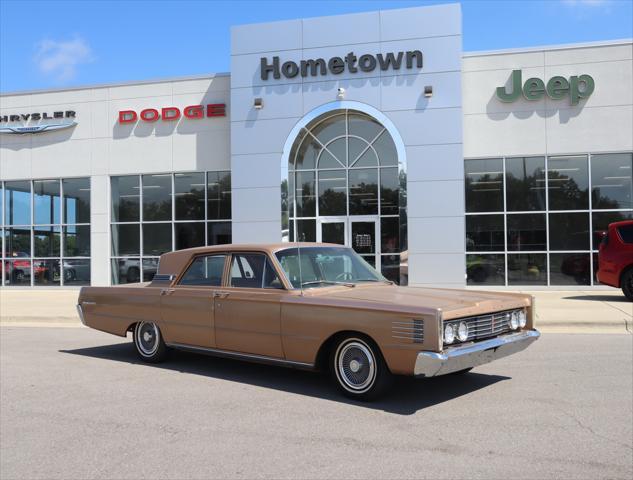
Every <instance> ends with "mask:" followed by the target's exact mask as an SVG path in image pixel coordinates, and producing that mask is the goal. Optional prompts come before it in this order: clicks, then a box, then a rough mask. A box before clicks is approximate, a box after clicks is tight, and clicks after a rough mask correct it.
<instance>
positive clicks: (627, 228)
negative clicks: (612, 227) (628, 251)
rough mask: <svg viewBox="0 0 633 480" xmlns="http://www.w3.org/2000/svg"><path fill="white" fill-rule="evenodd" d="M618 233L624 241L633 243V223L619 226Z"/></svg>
mask: <svg viewBox="0 0 633 480" xmlns="http://www.w3.org/2000/svg"><path fill="white" fill-rule="evenodd" d="M618 233H619V234H620V237H622V241H623V242H624V243H629V244H633V224H631V225H622V226H621V227H618Z"/></svg>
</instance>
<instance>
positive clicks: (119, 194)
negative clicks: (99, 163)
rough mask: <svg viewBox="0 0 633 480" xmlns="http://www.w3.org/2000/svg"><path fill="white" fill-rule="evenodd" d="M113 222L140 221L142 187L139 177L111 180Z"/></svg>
mask: <svg viewBox="0 0 633 480" xmlns="http://www.w3.org/2000/svg"><path fill="white" fill-rule="evenodd" d="M110 186H111V188H110V191H111V196H112V221H113V222H138V221H139V220H140V213H139V212H140V209H139V206H140V201H141V186H140V178H139V176H138V175H128V176H125V177H112V178H111V180H110Z"/></svg>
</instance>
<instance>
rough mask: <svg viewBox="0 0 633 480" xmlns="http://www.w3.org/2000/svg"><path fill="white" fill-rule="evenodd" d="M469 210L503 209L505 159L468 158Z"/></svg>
mask: <svg viewBox="0 0 633 480" xmlns="http://www.w3.org/2000/svg"><path fill="white" fill-rule="evenodd" d="M464 170H465V172H464V173H465V175H466V178H465V187H466V211H467V212H501V211H503V159H501V158H487V159H476V160H466V162H465V164H464Z"/></svg>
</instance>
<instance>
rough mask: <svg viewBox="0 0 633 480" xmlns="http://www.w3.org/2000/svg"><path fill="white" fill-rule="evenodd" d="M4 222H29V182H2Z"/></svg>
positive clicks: (7, 223) (27, 223) (16, 223)
mask: <svg viewBox="0 0 633 480" xmlns="http://www.w3.org/2000/svg"><path fill="white" fill-rule="evenodd" d="M4 224H5V225H30V224H31V182H4Z"/></svg>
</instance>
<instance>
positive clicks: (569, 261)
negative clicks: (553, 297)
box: [549, 253, 591, 285]
mask: <svg viewBox="0 0 633 480" xmlns="http://www.w3.org/2000/svg"><path fill="white" fill-rule="evenodd" d="M549 271H550V274H549V276H550V285H589V284H590V283H591V267H590V261H589V253H550V255H549Z"/></svg>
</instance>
